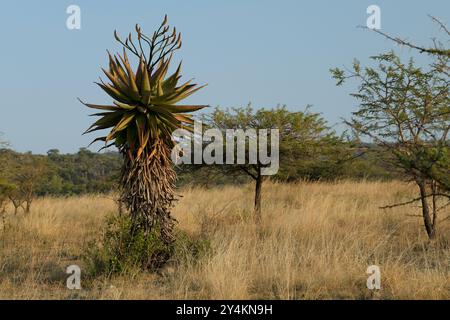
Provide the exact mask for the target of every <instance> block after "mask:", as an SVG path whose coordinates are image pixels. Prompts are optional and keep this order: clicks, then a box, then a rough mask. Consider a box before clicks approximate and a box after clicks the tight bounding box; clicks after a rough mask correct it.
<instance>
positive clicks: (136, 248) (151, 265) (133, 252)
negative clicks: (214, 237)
mask: <svg viewBox="0 0 450 320" xmlns="http://www.w3.org/2000/svg"><path fill="white" fill-rule="evenodd" d="M131 226H132V223H131V219H130V217H129V216H127V215H113V216H110V217H108V218H107V220H106V227H105V231H104V232H103V235H102V237H101V238H100V239H99V240H97V241H91V242H89V243H88V246H87V249H86V255H85V256H84V260H85V262H86V265H87V270H88V273H89V274H90V275H91V276H98V275H106V276H111V275H112V274H117V273H119V274H124V273H125V274H129V273H135V272H139V271H142V270H146V271H157V270H158V269H160V268H161V267H162V266H164V265H165V264H166V263H168V262H173V263H175V264H178V263H183V262H186V261H196V260H197V259H199V258H200V257H201V256H203V255H205V254H206V253H207V252H208V251H209V248H210V245H209V241H207V240H203V239H196V238H192V237H190V236H189V235H187V234H186V233H184V232H182V231H180V230H177V231H176V241H175V242H174V243H173V244H171V245H166V244H164V243H163V242H162V241H161V239H160V230H159V228H158V226H155V227H154V228H153V229H152V231H151V232H150V233H148V234H144V232H143V231H135V232H131Z"/></svg>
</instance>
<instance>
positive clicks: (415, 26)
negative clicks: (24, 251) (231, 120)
mask: <svg viewBox="0 0 450 320" xmlns="http://www.w3.org/2000/svg"><path fill="white" fill-rule="evenodd" d="M71 4H76V5H78V6H80V8H81V30H69V29H67V27H66V19H67V17H68V14H67V13H66V8H67V7H68V6H69V5H71ZM371 4H375V5H378V6H379V7H380V9H381V29H382V31H384V32H387V33H389V34H393V35H400V36H403V37H407V38H409V39H410V40H413V41H414V42H417V43H421V44H430V43H431V40H430V39H431V37H433V36H437V37H439V36H442V33H440V32H439V30H438V28H437V27H436V25H434V24H433V23H432V22H431V20H430V19H429V18H428V17H427V14H431V15H434V16H436V17H439V18H440V19H441V20H442V21H444V22H446V23H447V24H448V23H450V14H449V13H450V1H448V0H434V1H411V0H409V1H407V0H396V1H381V0H371V1H366V0H347V1H331V0H330V1H324V0H320V1H319V0H315V1H312V0H310V1H299V0H278V1H275V0H272V1H265V0H226V1H225V0H221V1H218V0H214V1H213V0H190V1H186V0H177V1H176V0H165V1H153V0H140V1H138V0H135V1H133V0H130V1H112V0H110V1H106V0H95V1H92V0H91V1H88V0H71V1H63V0H58V1H23V0H15V1H8V2H6V1H3V2H2V3H1V5H0V39H1V45H0V46H1V59H0V69H1V76H0V96H1V100H0V108H1V112H0V131H1V132H3V133H4V137H5V138H6V139H7V140H9V141H10V143H11V144H12V146H13V148H14V149H16V150H18V151H32V152H34V153H45V152H46V151H47V150H49V149H52V148H57V149H59V150H60V151H61V152H63V153H66V152H74V151H77V150H78V149H79V148H80V147H85V146H87V145H88V144H89V142H90V141H91V140H92V139H93V137H94V136H93V135H86V136H82V135H81V133H82V132H83V131H84V130H85V129H86V128H87V127H88V126H89V124H90V121H92V118H90V117H88V116H87V115H88V114H89V113H90V110H88V109H87V108H85V107H84V106H83V105H81V104H80V103H79V102H78V101H77V100H76V98H77V97H80V98H82V99H83V100H85V101H89V102H92V103H99V104H108V103H110V102H111V100H110V99H109V97H108V96H107V95H106V94H104V93H103V92H102V90H101V89H100V88H99V87H97V86H96V85H94V84H93V81H96V80H97V79H98V77H99V76H101V70H100V67H103V66H107V59H106V58H107V55H106V49H110V50H117V49H119V46H118V45H117V44H116V42H115V40H114V38H113V30H114V29H117V30H118V32H119V34H121V35H125V34H127V33H128V32H129V31H132V30H134V25H135V24H136V23H139V24H140V25H141V26H142V29H143V30H144V32H146V33H148V34H151V33H152V32H153V30H154V28H155V27H157V26H158V25H159V23H160V22H161V20H162V18H163V16H164V14H165V13H167V14H168V16H169V22H170V24H171V25H175V26H176V27H177V29H178V30H179V31H181V33H182V36H183V48H182V49H181V50H180V51H178V54H177V58H178V59H181V58H182V59H183V65H184V68H183V71H184V72H183V75H184V79H189V78H195V79H196V81H197V82H198V83H200V84H203V83H208V84H209V85H208V87H206V88H205V89H203V90H201V91H200V92H198V93H197V94H196V95H194V96H193V97H192V98H189V102H192V103H201V104H209V105H211V106H221V107H232V106H243V105H246V104H247V103H248V102H252V104H253V105H254V106H255V107H267V108H270V107H274V106H276V105H277V104H286V105H287V106H288V107H289V108H290V109H291V110H303V109H304V107H305V105H307V104H312V105H313V109H312V110H313V111H316V112H321V113H322V114H323V116H324V117H325V118H326V119H327V120H328V121H329V122H330V123H331V124H336V128H337V129H339V128H340V127H339V122H340V118H341V117H348V116H349V115H350V113H351V111H353V110H355V108H356V105H355V101H353V99H351V97H349V96H348V94H349V93H350V92H351V91H352V87H350V86H345V87H343V88H342V87H341V88H338V87H335V83H334V81H333V79H332V78H331V77H330V73H329V71H328V70H329V68H331V67H336V66H339V67H342V66H345V65H347V66H349V65H351V62H352V60H353V58H354V57H357V58H358V59H360V60H361V61H362V62H363V63H364V62H367V58H368V57H369V56H371V55H375V54H377V53H381V52H384V51H387V50H390V49H392V48H395V49H396V50H397V51H398V52H401V53H402V54H403V55H404V56H409V55H415V54H414V53H413V52H411V51H409V50H407V49H401V48H399V47H397V46H395V45H394V44H393V43H391V42H389V41H387V40H385V39H384V38H382V37H381V36H378V35H376V34H375V33H373V32H369V31H367V30H362V29H360V28H357V26H358V25H365V24H366V19H367V17H368V14H367V13H366V8H367V7H368V6H369V5H371ZM422 58H423V57H422ZM419 59H420V58H419ZM99 147H100V146H99V145H97V146H94V147H91V150H94V151H95V150H97V149H98V148H99Z"/></svg>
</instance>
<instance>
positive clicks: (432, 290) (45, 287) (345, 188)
mask: <svg viewBox="0 0 450 320" xmlns="http://www.w3.org/2000/svg"><path fill="white" fill-rule="evenodd" d="M415 192H416V190H415V187H414V186H413V185H408V184H404V183H400V182H350V181H341V182H336V183H325V182H317V183H311V182H302V183H298V184H291V185H287V184H275V183H267V184H265V186H264V189H263V220H262V223H261V225H260V226H259V227H258V228H256V227H255V224H254V220H253V219H252V204H253V201H252V196H253V186H252V185H245V186H226V187H223V188H215V189H201V188H192V189H183V190H180V193H181V194H182V195H183V197H182V198H181V199H180V201H179V202H178V203H177V204H176V206H175V208H174V214H175V215H176V217H177V219H178V221H179V225H178V226H179V228H180V229H182V230H183V231H184V232H185V233H186V234H187V235H189V237H190V238H192V239H197V240H199V241H203V242H207V243H208V249H207V250H206V251H205V252H204V253H202V254H201V255H198V256H196V257H195V258H193V257H192V256H190V254H189V252H186V253H183V254H184V256H183V257H174V258H173V259H174V261H173V262H169V263H168V265H167V266H165V267H164V268H163V269H162V270H161V271H159V272H154V273H151V272H135V273H133V274H128V275H115V276H112V277H106V276H95V277H94V276H91V275H89V273H88V272H85V269H86V267H85V266H84V263H85V262H84V260H83V256H84V255H85V252H86V250H87V246H89V245H90V243H91V241H92V240H95V239H96V238H98V237H99V236H100V235H101V232H102V230H103V228H104V225H105V223H104V221H105V217H106V216H107V215H111V214H114V213H115V212H116V211H117V210H116V204H115V202H114V201H113V200H112V197H107V196H101V195H98V196H83V197H73V198H44V199H38V200H36V201H35V202H34V203H33V208H32V212H31V213H30V214H28V215H25V214H23V213H20V214H18V215H17V216H14V215H13V214H12V212H11V210H9V213H7V214H6V215H5V216H4V217H3V221H2V222H1V224H0V298H2V299H19V298H20V299H43V298H45V299H73V298H75V299H372V298H377V299H450V233H449V230H450V221H449V220H447V221H443V222H442V223H441V224H440V226H439V228H440V237H439V238H438V239H437V240H436V241H435V242H433V243H429V242H428V241H427V239H426V235H425V232H424V229H423V225H422V221H421V218H420V216H417V215H418V214H419V213H420V209H418V208H417V207H416V206H414V205H409V206H404V207H396V208H393V209H389V210H380V209H379V208H378V207H379V206H382V205H385V204H390V203H395V202H401V201H406V200H408V199H410V198H411V197H414V194H415ZM448 213H450V212H448ZM442 218H444V216H442ZM178 254H182V253H178ZM71 264H77V265H80V267H81V270H82V279H81V286H82V289H81V290H69V289H67V288H66V278H67V277H68V275H67V274H66V273H65V270H66V267H67V266H69V265H71ZM373 264H375V265H378V266H380V269H381V286H382V289H381V290H380V291H378V292H376V293H373V292H372V291H370V290H368V289H367V287H366V279H367V277H368V275H367V274H366V269H367V267H368V266H369V265H373Z"/></svg>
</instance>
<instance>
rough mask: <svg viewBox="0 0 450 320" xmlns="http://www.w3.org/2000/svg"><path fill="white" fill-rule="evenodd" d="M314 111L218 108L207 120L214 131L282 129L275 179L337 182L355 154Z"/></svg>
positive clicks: (249, 167) (225, 168) (236, 167)
mask: <svg viewBox="0 0 450 320" xmlns="http://www.w3.org/2000/svg"><path fill="white" fill-rule="evenodd" d="M310 109H311V107H310V106H308V107H307V108H306V109H305V110H304V111H290V110H288V109H287V108H286V107H285V106H277V107H276V108H273V109H264V108H262V109H258V110H254V109H253V108H252V107H251V106H250V105H248V106H247V107H244V108H242V107H240V108H232V109H219V108H216V109H215V110H214V112H213V113H212V114H211V115H209V116H206V120H207V123H208V124H209V126H210V127H215V128H219V129H221V130H226V129H243V130H245V129H249V128H252V129H278V130H279V136H280V150H279V152H280V155H279V157H280V169H279V172H278V174H277V175H275V176H274V177H273V178H275V179H278V180H283V181H293V180H298V179H305V178H306V179H320V178H326V179H328V178H336V177H338V176H339V174H340V172H341V167H342V166H343V165H344V163H345V161H346V159H349V158H350V157H351V154H352V153H353V150H352V149H351V146H350V145H349V144H347V143H346V142H345V141H344V140H343V139H342V138H341V137H338V136H337V135H336V134H335V132H334V131H332V130H331V129H330V128H329V126H328V124H327V122H326V120H325V119H324V118H323V117H322V116H321V115H320V114H319V113H314V112H311V110H310ZM224 154H225V153H224ZM222 167H223V169H224V170H226V171H228V172H230V171H236V170H239V169H241V168H242V167H245V168H244V169H245V170H244V171H245V172H252V170H254V169H255V168H254V166H252V165H244V166H243V165H237V166H222ZM241 173H243V172H242V171H241Z"/></svg>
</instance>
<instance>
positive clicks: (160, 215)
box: [120, 143, 176, 244]
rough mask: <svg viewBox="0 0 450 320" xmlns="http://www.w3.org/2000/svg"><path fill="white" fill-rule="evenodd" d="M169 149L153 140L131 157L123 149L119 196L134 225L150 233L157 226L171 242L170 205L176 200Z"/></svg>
mask: <svg viewBox="0 0 450 320" xmlns="http://www.w3.org/2000/svg"><path fill="white" fill-rule="evenodd" d="M170 153H171V150H170V148H169V147H168V146H167V145H166V144H164V143H155V144H153V145H152V146H151V147H148V148H146V149H145V150H144V152H143V153H142V155H141V156H140V157H139V158H137V159H133V158H131V157H130V156H129V154H128V153H127V152H122V154H123V156H124V165H123V168H122V176H121V199H120V201H121V202H122V203H123V204H124V205H125V207H126V209H127V210H128V212H129V214H130V215H131V218H132V221H133V228H134V229H142V230H144V231H145V232H147V233H149V232H150V231H151V230H152V228H153V227H155V226H157V227H158V228H159V230H160V232H161V238H162V240H163V241H164V242H165V243H166V244H170V243H172V242H173V240H174V238H173V228H174V225H175V219H174V218H172V217H171V214H170V209H171V207H172V204H173V201H174V200H175V195H174V188H175V180H176V174H175V170H174V168H173V165H172V162H171V158H170Z"/></svg>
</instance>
